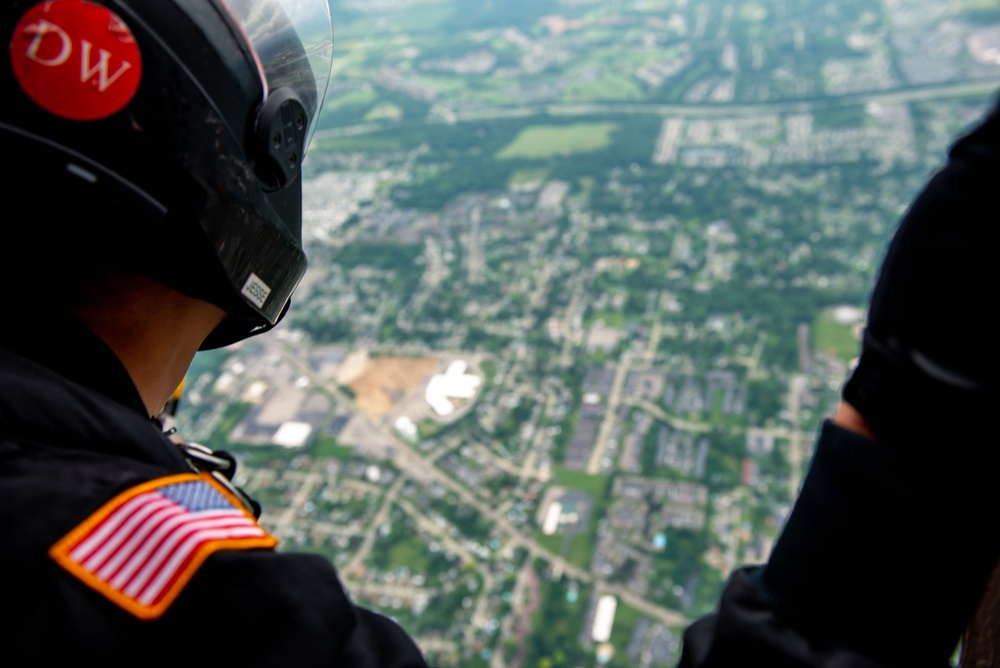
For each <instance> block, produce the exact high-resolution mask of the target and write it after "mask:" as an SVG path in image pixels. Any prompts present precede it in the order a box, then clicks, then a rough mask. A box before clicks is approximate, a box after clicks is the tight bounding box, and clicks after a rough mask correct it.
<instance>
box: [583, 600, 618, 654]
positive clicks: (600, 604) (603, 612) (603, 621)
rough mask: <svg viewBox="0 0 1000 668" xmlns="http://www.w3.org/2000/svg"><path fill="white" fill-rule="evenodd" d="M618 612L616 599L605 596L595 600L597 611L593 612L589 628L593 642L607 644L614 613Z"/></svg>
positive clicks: (613, 622) (613, 623) (612, 625)
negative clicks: (592, 620)
mask: <svg viewBox="0 0 1000 668" xmlns="http://www.w3.org/2000/svg"><path fill="white" fill-rule="evenodd" d="M617 610H618V599H617V598H615V597H614V596H611V595H610V594H605V595H603V596H601V598H599V599H598V600H597V611H596V612H594V623H593V625H592V626H591V627H590V637H591V639H593V641H594V642H608V641H609V640H610V639H611V629H612V628H613V627H614V625H615V612H617Z"/></svg>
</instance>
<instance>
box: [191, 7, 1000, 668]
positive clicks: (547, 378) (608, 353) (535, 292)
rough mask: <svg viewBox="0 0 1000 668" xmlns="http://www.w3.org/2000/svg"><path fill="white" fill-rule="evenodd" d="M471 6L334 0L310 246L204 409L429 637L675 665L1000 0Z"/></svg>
mask: <svg viewBox="0 0 1000 668" xmlns="http://www.w3.org/2000/svg"><path fill="white" fill-rule="evenodd" d="M458 4H459V3H458V2H457V0H454V1H453V0H434V1H420V0H380V1H375V2H373V1H371V0H369V1H367V2H359V1H355V0H346V1H345V2H340V3H335V4H334V8H335V14H336V13H337V11H336V10H337V8H338V6H339V9H340V10H341V13H342V20H343V29H342V30H341V31H340V32H339V33H338V40H339V42H338V51H339V53H338V56H337V62H336V65H335V73H334V82H333V85H332V90H331V92H330V94H329V96H328V102H327V109H328V113H327V114H326V116H325V117H324V119H323V121H322V127H321V128H320V130H319V131H318V132H317V135H316V138H315V139H314V147H313V149H312V153H311V154H310V155H309V156H308V162H307V171H308V172H309V178H308V180H307V181H306V183H305V184H304V190H305V234H306V236H307V238H308V244H309V257H310V269H309V272H308V273H307V275H306V278H305V279H304V281H303V284H302V286H301V287H300V288H299V292H298V293H297V295H296V297H295V298H294V299H293V304H292V307H291V311H290V314H289V316H288V318H287V319H286V322H285V323H283V324H282V325H281V327H279V328H278V329H277V330H275V331H274V332H273V333H272V334H271V335H269V336H266V337H262V338H260V339H251V340H248V341H246V342H244V343H242V344H240V345H238V346H234V347H232V348H229V349H226V350H222V351H213V352H208V353H202V354H200V355H199V356H198V358H196V360H195V363H194V365H193V367H192V369H191V372H190V373H189V376H188V379H187V384H186V389H185V393H184V398H183V401H182V408H181V411H180V413H179V416H178V418H179V429H180V434H181V435H183V436H184V437H185V438H188V439H190V440H193V441H197V442H201V443H204V444H205V445H209V446H211V447H214V448H219V449H225V450H228V451H231V452H233V453H234V454H236V455H237V457H238V459H239V461H240V472H239V475H238V479H237V482H238V484H239V485H241V486H242V487H244V488H245V489H246V490H247V491H248V492H249V493H250V494H252V495H253V496H254V497H255V498H256V499H257V500H258V501H259V502H260V503H261V504H262V506H263V507H264V515H263V517H262V523H263V525H264V526H265V527H266V528H267V529H269V530H270V531H271V532H273V533H274V534H275V535H276V536H277V537H278V538H280V539H281V541H282V547H281V548H280V549H286V550H307V551H312V552H318V553H321V554H324V555H327V556H328V557H329V558H330V559H331V560H333V562H334V563H335V564H336V566H337V568H338V570H339V572H340V574H341V577H342V578H343V580H344V582H345V585H346V587H347V589H348V590H349V592H350V594H351V596H352V597H354V598H355V599H356V600H357V601H358V602H359V603H360V604H362V605H365V606H368V607H371V608H373V609H375V610H378V611H380V612H382V613H384V614H386V615H389V616H391V617H392V618H394V619H396V620H398V621H399V623H400V624H402V625H403V626H404V628H406V629H407V630H408V631H409V633H411V634H412V635H413V636H414V638H415V639H416V640H417V642H418V644H419V645H420V646H421V648H422V649H423V651H424V652H425V653H426V654H427V656H428V658H429V660H430V661H431V663H432V664H433V665H441V666H448V665H461V666H484V667H485V666H489V667H491V668H501V667H506V666H509V667H512V668H520V667H522V666H524V667H534V666H546V667H556V666H571V667H572V666H592V665H608V666H666V665H674V663H675V662H676V661H677V659H678V658H679V656H680V650H681V634H682V632H683V629H684V627H685V626H686V625H687V624H688V623H690V622H691V621H693V620H694V619H696V618H697V617H699V616H701V615H704V614H707V613H709V612H711V611H712V610H713V609H714V607H715V605H716V603H717V601H718V596H719V592H720V590H721V587H722V586H723V583H724V582H725V580H726V578H727V577H728V575H729V573H730V572H731V571H732V570H733V569H734V568H736V567H737V566H739V565H741V564H750V563H760V562H762V561H765V560H766V559H767V557H768V555H769V553H770V550H771V548H772V546H773V544H774V540H775V539H776V537H777V536H778V534H779V532H780V529H781V526H782V522H783V520H784V518H785V517H786V516H787V514H788V512H789V510H790V508H791V505H792V503H793V501H794V499H795V497H796V493H797V490H798V489H799V486H800V485H801V482H802V479H803V477H804V475H805V474H806V472H807V470H808V464H809V460H810V457H811V453H812V447H813V439H814V435H815V432H816V430H817V428H818V427H819V425H820V424H821V423H822V420H823V419H824V418H825V417H826V416H828V415H829V414H830V413H831V412H832V410H833V408H834V407H835V406H836V403H837V401H838V398H839V390H840V386H841V384H842V382H843V381H844V379H845V378H846V376H847V373H848V371H849V369H850V365H851V363H852V361H853V360H854V358H855V357H856V355H857V352H858V345H859V344H858V340H859V336H860V332H861V330H862V328H863V326H864V318H865V311H864V306H865V303H866V301H867V298H868V292H869V290H870V286H871V284H872V281H873V278H874V275H875V272H876V270H877V268H878V264H879V261H880V258H881V254H882V252H883V251H882V249H883V247H884V244H885V242H886V240H887V239H888V238H889V236H890V235H891V233H892V230H893V227H894V224H895V222H896V221H897V220H898V218H899V216H900V215H901V214H902V213H903V211H905V208H906V206H907V204H908V203H909V202H910V201H911V199H912V198H913V196H914V195H915V193H916V192H917V190H918V188H919V187H920V185H921V183H922V182H923V181H924V180H925V179H926V178H927V177H928V175H929V174H930V173H932V171H933V169H934V167H935V166H936V165H938V164H940V163H941V161H942V160H944V159H945V157H946V151H947V147H948V145H949V142H950V141H952V140H953V139H954V137H956V136H957V135H958V134H959V133H960V132H961V131H962V130H963V129H964V128H967V127H968V126H969V124H970V123H972V122H974V121H975V119H976V118H977V117H979V116H980V115H981V114H982V113H983V111H984V109H985V108H986V105H987V104H988V103H989V101H990V99H991V98H992V97H993V96H994V94H995V92H996V90H997V89H998V87H1000V13H998V12H997V8H998V7H1000V6H998V5H996V3H993V2H985V3H968V4H969V7H967V8H965V9H960V10H959V11H956V9H955V5H956V3H953V2H938V1H935V2H927V1H921V2H917V1H916V0H884V2H882V3H875V4H873V3H865V2H860V1H853V0H852V1H848V2H840V3H832V2H831V3H825V4H824V3H790V2H786V1H785V0H771V1H764V0H751V1H749V2H742V3H730V2H727V1H726V0H711V1H710V2H700V3H694V2H689V1H688V0H629V1H623V2H615V3H606V2H594V1H590V0H572V1H571V0H562V1H557V0H546V1H545V2H537V3H531V2H527V1H525V2H512V3H509V4H510V7H508V8H507V9H505V10H500V9H496V10H494V9H490V8H488V7H486V6H484V8H483V9H478V10H475V11H473V10H468V9H467V8H465V5H463V9H462V12H457V11H456V10H455V7H456V6H457V5H458ZM487 4H489V3H487ZM957 4H958V5H960V6H962V7H964V5H963V3H961V2H959V3H957ZM505 12H506V13H505ZM262 632H266V630H263V631H262Z"/></svg>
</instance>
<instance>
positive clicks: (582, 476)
mask: <svg viewBox="0 0 1000 668" xmlns="http://www.w3.org/2000/svg"><path fill="white" fill-rule="evenodd" d="M555 482H556V484H557V485H559V486H560V487H565V488H566V489H571V490H576V491H580V492H584V493H586V494H587V495H589V496H590V498H591V500H592V502H593V505H592V506H591V511H590V519H589V521H588V524H587V527H586V528H584V529H583V530H582V531H581V532H580V533H578V534H576V535H575V536H573V537H572V538H570V539H569V544H568V545H567V546H566V554H565V556H566V559H567V560H569V561H570V563H573V564H576V565H577V566H579V567H580V568H587V567H588V566H589V565H590V559H591V557H592V556H593V555H594V548H596V547H597V525H598V524H599V523H600V521H601V518H602V517H604V513H605V511H606V510H607V505H608V499H607V494H608V487H609V485H610V482H611V476H610V475H608V474H599V475H589V474H587V473H584V472H583V471H569V470H567V469H564V468H561V467H557V468H556V475H555Z"/></svg>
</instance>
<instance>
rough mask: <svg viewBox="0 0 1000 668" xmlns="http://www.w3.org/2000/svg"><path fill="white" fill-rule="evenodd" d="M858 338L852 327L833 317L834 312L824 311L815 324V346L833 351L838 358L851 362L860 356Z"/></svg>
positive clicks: (815, 347)
mask: <svg viewBox="0 0 1000 668" xmlns="http://www.w3.org/2000/svg"><path fill="white" fill-rule="evenodd" d="M858 345H859V344H858V339H857V338H856V337H855V336H854V333H853V332H852V331H851V328H850V327H848V326H846V325H841V324H839V323H837V321H836V320H834V319H833V314H831V313H830V312H829V311H824V312H823V313H821V314H820V315H819V317H818V318H816V322H815V323H814V324H813V348H814V349H816V350H822V351H826V352H832V353H833V354H834V355H836V356H837V357H838V358H840V359H842V360H844V361H845V362H849V361H851V360H852V359H854V358H855V357H857V356H858Z"/></svg>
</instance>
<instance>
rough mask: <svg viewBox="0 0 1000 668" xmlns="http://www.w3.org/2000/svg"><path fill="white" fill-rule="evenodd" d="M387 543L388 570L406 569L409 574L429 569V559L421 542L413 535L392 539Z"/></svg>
mask: <svg viewBox="0 0 1000 668" xmlns="http://www.w3.org/2000/svg"><path fill="white" fill-rule="evenodd" d="M394 538H395V539H394V540H392V541H391V542H389V546H388V547H389V550H388V555H387V558H386V559H387V562H388V566H387V568H388V570H395V569H397V568H408V569H410V572H411V573H424V572H426V571H427V569H428V568H430V557H429V556H428V554H427V547H426V546H425V545H424V542H423V540H422V539H421V538H420V537H419V536H417V535H414V534H409V535H407V536H406V537H405V538H404V537H394Z"/></svg>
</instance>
